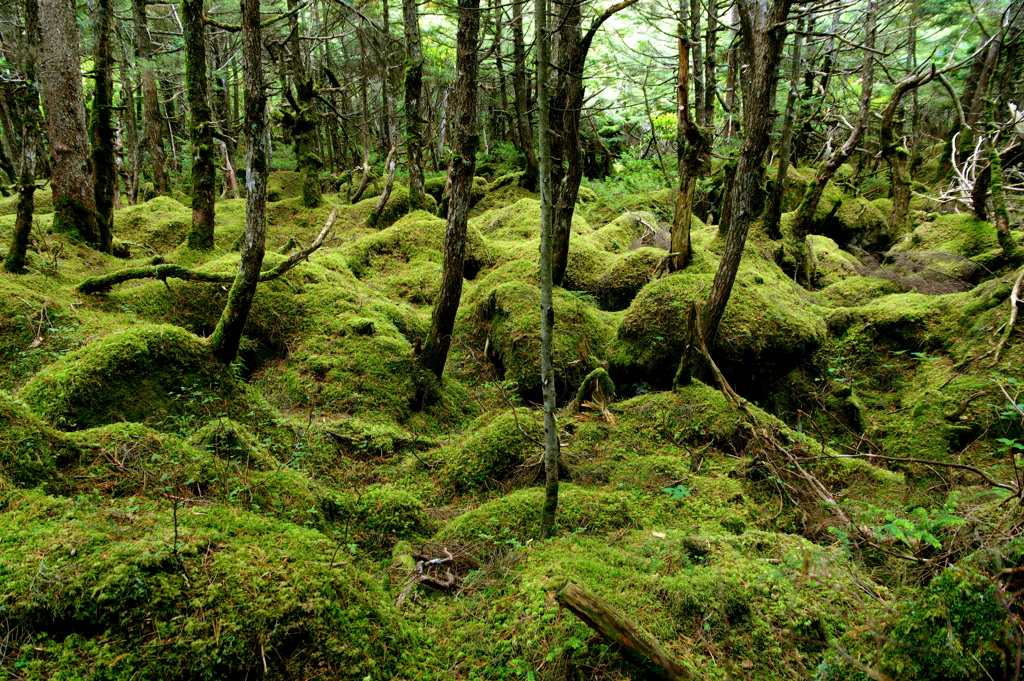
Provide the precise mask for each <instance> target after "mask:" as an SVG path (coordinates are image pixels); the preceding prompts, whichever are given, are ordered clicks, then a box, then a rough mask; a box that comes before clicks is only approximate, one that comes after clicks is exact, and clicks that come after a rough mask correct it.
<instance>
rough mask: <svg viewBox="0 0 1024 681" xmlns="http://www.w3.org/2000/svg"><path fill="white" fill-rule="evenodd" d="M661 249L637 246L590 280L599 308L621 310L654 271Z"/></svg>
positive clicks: (627, 304)
mask: <svg viewBox="0 0 1024 681" xmlns="http://www.w3.org/2000/svg"><path fill="white" fill-rule="evenodd" d="M665 255H666V253H665V251H663V250H661V249H659V248H638V249H637V250H635V251H630V252H628V253H625V254H623V255H622V256H620V257H619V258H617V259H616V260H615V261H614V262H613V263H612V265H611V266H610V267H609V268H608V269H606V270H605V271H604V273H602V274H601V275H600V277H599V278H598V279H597V281H596V282H595V283H594V287H593V292H594V296H595V297H596V298H597V302H598V304H599V305H600V306H601V309H602V310H610V311H613V312H614V311H616V310H625V309H626V308H627V307H629V304H630V303H632V302H633V299H634V298H636V295H637V294H638V293H639V292H640V290H641V289H643V287H644V286H646V285H647V284H648V283H650V282H651V281H652V279H653V277H654V275H655V274H656V273H657V271H658V269H659V266H660V265H661V263H662V260H663V259H664V258H665Z"/></svg>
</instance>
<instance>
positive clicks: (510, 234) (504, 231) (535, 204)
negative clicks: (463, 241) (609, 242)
mask: <svg viewBox="0 0 1024 681" xmlns="http://www.w3.org/2000/svg"><path fill="white" fill-rule="evenodd" d="M469 224H470V225H472V226H474V227H476V228H477V229H479V230H480V233H481V234H483V235H484V236H485V237H487V238H488V239H501V240H506V241H507V240H511V241H522V240H526V239H538V238H540V201H538V200H536V199H529V198H524V199H519V200H518V201H516V202H515V203H513V204H511V205H509V206H505V207H503V208H494V209H492V210H489V211H486V212H484V213H482V214H480V215H478V216H476V217H474V218H471V219H470V221H469ZM571 231H572V233H573V234H577V235H581V234H587V233H589V232H590V231H591V229H590V225H588V224H587V222H586V220H584V219H583V218H582V217H580V216H579V215H573V218H572V227H571Z"/></svg>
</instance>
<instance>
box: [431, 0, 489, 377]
mask: <svg viewBox="0 0 1024 681" xmlns="http://www.w3.org/2000/svg"><path fill="white" fill-rule="evenodd" d="M479 32H480V0H459V22H458V30H457V33H456V48H457V55H456V64H455V69H456V72H457V73H458V79H457V80H456V83H455V121H456V126H455V140H454V141H455V149H454V152H455V153H454V155H453V156H452V162H451V166H450V167H449V168H448V183H449V189H448V192H449V198H448V224H447V229H446V231H445V237H444V264H443V267H442V271H441V288H440V290H439V291H438V294H437V301H436V302H435V303H434V312H433V315H432V316H431V323H430V334H429V335H428V336H427V342H426V344H425V345H424V347H423V365H424V366H425V367H426V368H427V370H429V371H430V372H432V373H433V374H434V375H435V376H437V377H438V378H441V376H442V374H443V373H444V365H445V362H446V361H447V359H448V349H449V347H450V346H451V340H452V338H451V336H452V329H453V328H454V327H455V314H456V313H457V312H458V310H459V299H460V298H461V296H462V279H463V268H464V265H465V260H466V224H467V222H468V220H469V203H470V195H471V192H472V189H473V174H474V172H475V170H476V151H477V147H478V146H479V143H480V140H479V136H478V134H477V88H478V83H477V72H478V64H477V37H478V34H479Z"/></svg>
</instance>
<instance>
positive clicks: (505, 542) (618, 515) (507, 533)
mask: <svg viewBox="0 0 1024 681" xmlns="http://www.w3.org/2000/svg"><path fill="white" fill-rule="evenodd" d="M543 503H544V490H542V489H538V488H530V489H524V490H519V491H516V492H511V493H509V494H506V495H505V496H504V497H501V498H500V499H496V500H494V501H489V502H487V503H486V504H483V505H481V506H479V507H477V508H475V509H473V510H472V511H469V512H468V513H464V514H463V515H461V516H459V517H458V518H456V519H455V520H453V521H451V522H449V523H448V524H447V525H445V526H444V528H442V529H441V530H440V531H439V532H438V533H437V535H436V536H435V540H437V541H442V542H453V543H465V544H472V545H474V546H475V547H476V552H477V554H478V555H480V556H481V557H485V556H487V555H489V554H490V553H492V552H494V551H496V550H499V549H502V548H505V549H508V548H511V547H514V546H516V545H522V544H526V543H527V542H530V541H535V540H538V539H540V538H541V530H540V512H541V506H542V505H543ZM634 522H635V512H634V510H633V508H632V504H631V503H630V500H629V496H628V495H627V494H625V493H622V492H606V491H603V490H596V489H587V488H584V487H579V486H576V485H572V484H566V483H563V484H561V485H559V489H558V515H557V517H556V525H557V531H558V533H559V534H566V533H571V532H586V533H590V534H602V533H606V532H610V531H613V530H619V529H622V528H624V527H629V526H630V525H631V524H633V523H634Z"/></svg>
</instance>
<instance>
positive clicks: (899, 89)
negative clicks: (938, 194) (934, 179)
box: [878, 67, 935, 234]
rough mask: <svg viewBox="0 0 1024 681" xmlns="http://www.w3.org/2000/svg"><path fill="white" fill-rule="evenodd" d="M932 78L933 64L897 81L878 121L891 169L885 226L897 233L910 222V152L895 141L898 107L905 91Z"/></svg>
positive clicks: (880, 137)
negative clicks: (889, 205) (925, 69)
mask: <svg viewBox="0 0 1024 681" xmlns="http://www.w3.org/2000/svg"><path fill="white" fill-rule="evenodd" d="M933 78H935V68H934V67H933V68H930V69H929V70H927V71H925V72H924V73H920V74H913V73H912V74H910V75H909V76H907V77H906V78H904V79H903V80H901V81H900V82H899V83H897V84H896V87H895V89H894V90H893V93H892V97H890V99H889V104H888V105H887V106H886V107H885V111H884V112H883V113H882V121H881V123H880V124H879V130H878V140H879V143H880V147H881V150H880V153H881V156H882V158H883V159H885V161H886V163H888V164H889V169H890V170H891V171H892V211H891V212H890V214H889V227H890V229H892V230H894V232H895V233H897V234H900V233H902V232H904V231H907V229H908V228H909V224H910V152H909V151H907V148H906V146H904V145H901V144H900V143H899V140H898V139H897V137H896V134H895V127H896V117H897V116H898V113H897V112H899V111H900V110H901V109H902V100H903V96H904V95H905V94H907V93H908V92H913V91H915V90H916V89H917V88H919V87H921V86H922V85H924V84H925V83H928V82H930V81H931V80H932V79H933Z"/></svg>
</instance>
